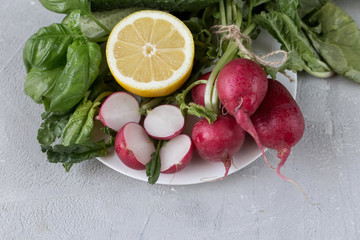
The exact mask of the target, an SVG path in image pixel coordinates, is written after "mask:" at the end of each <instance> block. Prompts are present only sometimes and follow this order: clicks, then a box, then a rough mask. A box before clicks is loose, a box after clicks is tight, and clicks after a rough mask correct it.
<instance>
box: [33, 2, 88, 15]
mask: <svg viewBox="0 0 360 240" xmlns="http://www.w3.org/2000/svg"><path fill="white" fill-rule="evenodd" d="M39 1H40V3H41V4H42V5H43V6H44V7H45V8H46V9H48V10H50V11H52V12H56V13H65V14H69V13H71V12H72V11H74V10H81V11H82V12H83V13H89V12H90V11H91V10H90V3H89V1H88V0H70V1H69V0H39Z"/></svg>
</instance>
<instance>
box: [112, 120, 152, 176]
mask: <svg viewBox="0 0 360 240" xmlns="http://www.w3.org/2000/svg"><path fill="white" fill-rule="evenodd" d="M115 151H116V153H117V155H118V157H119V158H120V160H121V161H122V162H123V163H124V164H125V165H126V166H128V167H129V168H132V169H136V170H141V169H145V165H146V164H147V163H148V162H149V161H150V159H151V154H152V153H153V152H155V147H154V143H153V142H152V141H151V139H150V138H149V136H148V135H147V134H146V132H145V130H144V128H143V127H142V126H140V125H139V124H137V123H133V122H130V123H127V124H125V126H123V127H122V128H121V129H120V131H119V132H118V133H117V135H116V138H115Z"/></svg>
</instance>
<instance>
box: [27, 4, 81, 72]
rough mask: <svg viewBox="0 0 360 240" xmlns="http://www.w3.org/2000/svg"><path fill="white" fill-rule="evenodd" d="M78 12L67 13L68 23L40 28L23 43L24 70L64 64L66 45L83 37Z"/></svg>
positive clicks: (46, 68) (44, 68)
mask: <svg viewBox="0 0 360 240" xmlns="http://www.w3.org/2000/svg"><path fill="white" fill-rule="evenodd" d="M79 19H80V12H79V11H76V12H73V13H71V14H70V15H69V22H68V24H56V23H54V24H51V25H50V26H48V27H43V28H40V29H39V31H38V32H37V33H35V34H34V35H32V36H31V37H30V38H29V39H28V40H27V42H26V43H25V46H24V50H23V60H24V64H25V67H26V71H27V72H30V70H31V68H37V69H38V70H48V69H54V68H56V67H59V66H64V65H65V63H66V52H67V48H68V46H69V45H70V44H71V43H72V42H73V41H74V40H75V39H85V37H84V35H83V34H82V32H81V28H80V24H79Z"/></svg>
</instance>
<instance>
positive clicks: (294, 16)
mask: <svg viewBox="0 0 360 240" xmlns="http://www.w3.org/2000/svg"><path fill="white" fill-rule="evenodd" d="M269 6H270V7H269ZM267 8H268V11H269V12H272V11H277V12H281V13H283V14H285V15H286V16H288V17H289V18H290V19H291V20H293V22H294V24H295V26H297V27H298V30H299V31H300V28H301V19H300V16H299V14H298V8H299V1H298V0H275V1H271V2H270V3H269V4H268V7H267Z"/></svg>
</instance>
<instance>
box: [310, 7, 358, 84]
mask: <svg viewBox="0 0 360 240" xmlns="http://www.w3.org/2000/svg"><path fill="white" fill-rule="evenodd" d="M308 24H309V25H310V26H314V28H309V27H306V26H304V28H305V29H306V30H307V33H308V35H309V38H310V40H311V42H312V44H313V46H314V48H315V49H316V50H317V51H318V52H319V53H320V55H321V57H322V58H323V59H324V60H325V61H326V62H327V63H328V64H329V65H330V66H331V67H332V68H333V69H334V70H335V72H336V73H338V74H340V75H343V76H345V77H348V78H350V79H352V80H354V81H356V82H360V30H359V28H358V26H357V25H356V23H355V21H354V20H353V19H352V18H351V17H350V16H349V15H348V14H347V13H346V12H345V11H344V10H342V9H341V8H340V7H338V6H336V5H334V4H332V3H327V4H325V5H324V6H323V7H322V8H321V9H320V10H319V11H317V12H315V13H314V14H313V15H312V16H311V17H310V18H309V20H308Z"/></svg>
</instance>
